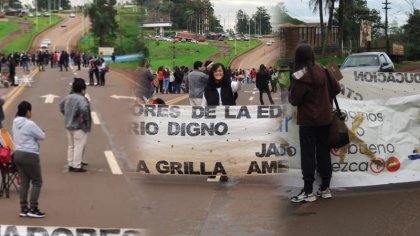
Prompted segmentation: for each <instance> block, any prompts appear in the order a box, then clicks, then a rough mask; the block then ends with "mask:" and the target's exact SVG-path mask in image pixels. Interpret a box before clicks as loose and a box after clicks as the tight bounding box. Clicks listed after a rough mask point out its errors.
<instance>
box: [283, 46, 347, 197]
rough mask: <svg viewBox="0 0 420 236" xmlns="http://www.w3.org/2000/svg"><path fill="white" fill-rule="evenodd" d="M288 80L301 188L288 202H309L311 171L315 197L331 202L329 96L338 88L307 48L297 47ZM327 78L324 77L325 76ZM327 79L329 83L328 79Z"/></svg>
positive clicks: (334, 80) (330, 112)
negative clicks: (317, 177)
mask: <svg viewBox="0 0 420 236" xmlns="http://www.w3.org/2000/svg"><path fill="white" fill-rule="evenodd" d="M291 73H292V76H291V77H292V80H291V84H290V87H289V102H290V104H292V105H293V106H297V124H298V125H299V141H300V152H301V153H300V160H301V169H302V174H303V181H304V187H303V190H302V191H301V193H299V194H298V195H296V196H293V197H292V198H291V199H290V200H291V201H292V202H313V201H315V200H316V196H315V195H314V194H313V186H312V185H313V182H314V180H315V170H317V171H318V172H319V174H320V176H321V180H322V183H321V186H320V188H319V190H318V191H317V193H316V195H317V196H321V198H331V197H332V195H331V191H330V189H329V187H330V181H331V177H332V167H331V155H330V148H329V147H328V132H329V129H330V124H331V122H332V120H333V114H332V110H333V105H332V97H331V96H330V92H329V87H330V84H331V88H330V90H331V93H333V94H338V93H339V92H340V85H339V84H338V82H337V80H336V79H335V77H334V75H333V74H332V73H329V72H328V71H327V70H326V69H325V68H324V67H323V66H321V65H319V64H316V63H315V55H314V52H313V49H312V47H311V46H310V45H309V44H299V45H298V46H297V48H296V51H295V58H294V67H293V70H292V72H291ZM327 73H329V75H330V76H328V74H327ZM329 78H331V79H329Z"/></svg>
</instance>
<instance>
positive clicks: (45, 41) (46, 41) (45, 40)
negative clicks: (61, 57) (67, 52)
mask: <svg viewBox="0 0 420 236" xmlns="http://www.w3.org/2000/svg"><path fill="white" fill-rule="evenodd" d="M42 43H46V44H48V45H51V39H44V40H42Z"/></svg>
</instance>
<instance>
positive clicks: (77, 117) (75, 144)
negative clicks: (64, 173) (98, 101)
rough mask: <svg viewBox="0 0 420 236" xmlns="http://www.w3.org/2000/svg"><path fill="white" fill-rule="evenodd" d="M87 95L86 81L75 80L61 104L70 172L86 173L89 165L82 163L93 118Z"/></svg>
mask: <svg viewBox="0 0 420 236" xmlns="http://www.w3.org/2000/svg"><path fill="white" fill-rule="evenodd" d="M85 93H86V84H85V81H84V80H83V79H81V78H75V79H74V81H73V85H72V93H71V94H69V95H67V96H66V97H65V98H64V99H63V100H62V101H61V102H60V112H61V113H62V114H63V115H64V124H65V128H66V132H67V139H68V149H67V163H68V166H69V171H70V172H86V170H85V169H84V168H83V166H85V165H87V163H86V162H82V160H83V154H84V150H85V147H86V142H87V134H88V132H90V129H91V125H92V118H91V116H90V104H89V101H88V100H87V98H86V97H85Z"/></svg>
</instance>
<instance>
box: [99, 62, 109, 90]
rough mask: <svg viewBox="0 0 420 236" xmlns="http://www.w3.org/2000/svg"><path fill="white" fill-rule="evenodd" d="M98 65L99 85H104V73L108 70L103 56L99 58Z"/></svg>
mask: <svg viewBox="0 0 420 236" xmlns="http://www.w3.org/2000/svg"><path fill="white" fill-rule="evenodd" d="M99 61H100V66H99V68H98V69H99V86H105V75H106V73H107V72H108V70H107V68H108V67H107V65H106V62H105V60H104V59H103V58H100V59H99Z"/></svg>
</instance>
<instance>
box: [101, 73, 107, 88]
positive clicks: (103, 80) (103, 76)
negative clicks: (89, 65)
mask: <svg viewBox="0 0 420 236" xmlns="http://www.w3.org/2000/svg"><path fill="white" fill-rule="evenodd" d="M105 73H106V72H105V71H99V85H100V86H105Z"/></svg>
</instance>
